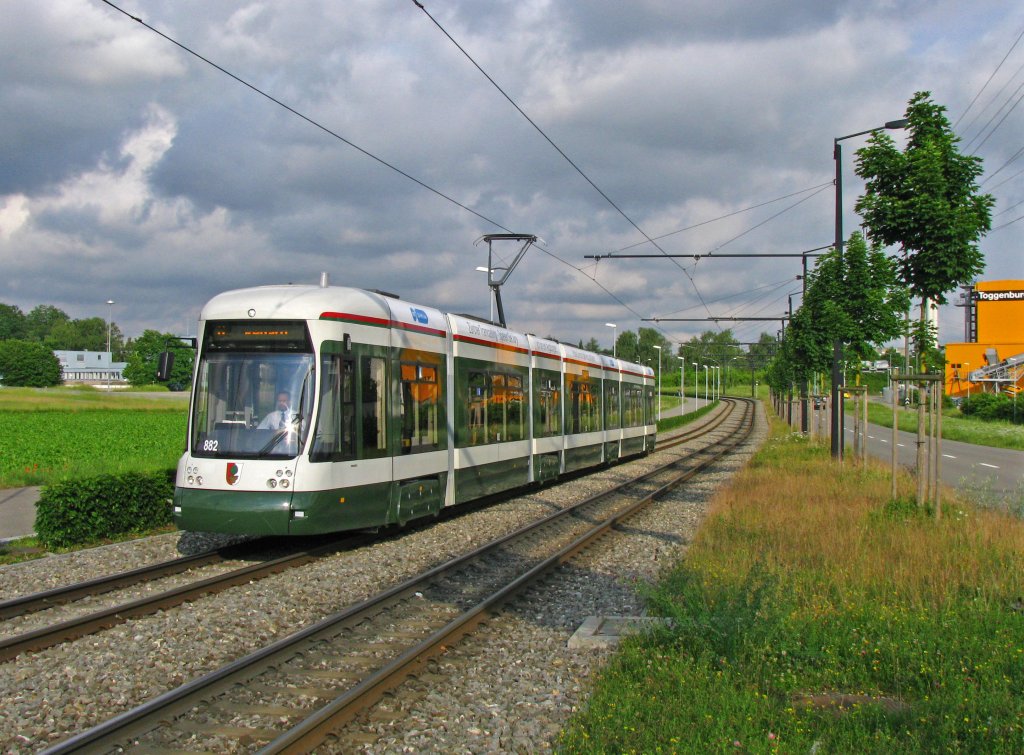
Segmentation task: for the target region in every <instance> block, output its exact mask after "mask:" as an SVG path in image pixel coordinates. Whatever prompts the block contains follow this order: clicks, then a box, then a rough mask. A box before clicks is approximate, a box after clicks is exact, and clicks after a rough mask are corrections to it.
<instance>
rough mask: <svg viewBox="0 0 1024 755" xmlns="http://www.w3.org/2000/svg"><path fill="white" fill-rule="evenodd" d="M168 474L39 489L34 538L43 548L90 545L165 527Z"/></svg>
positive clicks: (83, 481)
mask: <svg viewBox="0 0 1024 755" xmlns="http://www.w3.org/2000/svg"><path fill="white" fill-rule="evenodd" d="M173 495H174V472H173V471H170V470H168V471H163V472H127V473H125V474H119V475H99V476H97V477H88V478H84V479H78V480H66V481H63V482H58V483H54V484H52V485H47V486H46V487H44V488H43V490H42V493H41V494H40V496H39V502H38V503H37V504H36V535H37V536H38V538H39V541H40V542H41V543H43V544H44V545H45V546H47V547H48V548H64V547H67V546H70V545H77V544H80V543H87V542H93V541H96V540H102V539H104V538H109V537H113V536H115V535H119V534H123V533H126V532H139V531H142V530H147V529H152V528H154V527H161V526H163V525H166V524H169V523H170V521H171V503H170V500H171V498H172V497H173Z"/></svg>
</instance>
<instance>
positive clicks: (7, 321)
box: [0, 304, 27, 341]
mask: <svg viewBox="0 0 1024 755" xmlns="http://www.w3.org/2000/svg"><path fill="white" fill-rule="evenodd" d="M26 333H27V330H26V325H25V313H24V312H22V311H21V309H19V308H18V307H16V306H14V305H13V304H0V341H6V340H8V339H11V338H19V339H23V338H25V335H26Z"/></svg>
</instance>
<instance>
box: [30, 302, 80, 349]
mask: <svg viewBox="0 0 1024 755" xmlns="http://www.w3.org/2000/svg"><path fill="white" fill-rule="evenodd" d="M25 320H26V325H27V327H28V332H27V334H26V337H27V338H28V340H30V341H40V342H42V341H45V340H46V337H47V336H48V335H50V333H51V332H52V331H53V329H54V327H56V325H57V324H58V323H62V322H68V321H70V320H71V318H70V317H68V315H67V313H66V312H64V311H63V310H61V309H57V307H54V306H51V305H49V304H40V305H38V306H36V307H33V309H32V311H31V312H29V313H28V314H27V315H25Z"/></svg>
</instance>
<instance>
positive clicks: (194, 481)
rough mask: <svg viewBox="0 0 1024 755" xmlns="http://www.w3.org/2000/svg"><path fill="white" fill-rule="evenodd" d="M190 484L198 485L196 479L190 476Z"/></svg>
mask: <svg viewBox="0 0 1024 755" xmlns="http://www.w3.org/2000/svg"><path fill="white" fill-rule="evenodd" d="M188 484H189V485H195V484H196V478H195V477H193V476H192V475H189V476H188Z"/></svg>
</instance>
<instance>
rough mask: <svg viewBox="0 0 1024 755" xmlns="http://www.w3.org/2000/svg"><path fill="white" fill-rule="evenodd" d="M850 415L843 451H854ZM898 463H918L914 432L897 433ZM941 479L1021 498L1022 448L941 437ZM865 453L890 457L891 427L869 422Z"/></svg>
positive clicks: (1023, 479) (1023, 486)
mask: <svg viewBox="0 0 1024 755" xmlns="http://www.w3.org/2000/svg"><path fill="white" fill-rule="evenodd" d="M852 425H853V419H852V418H851V417H847V418H846V453H847V456H848V457H849V455H850V454H852V453H853V428H852ZM897 448H898V449H899V463H900V464H902V465H904V466H907V467H914V466H915V465H916V463H917V436H916V435H914V434H911V433H907V432H903V431H902V430H901V431H900V433H899V437H898V439H897ZM941 451H942V481H943V482H944V483H946V484H947V485H950V486H952V487H955V488H959V489H962V490H971V491H976V492H981V493H985V494H990V495H993V496H998V497H1000V498H1002V497H1006V496H1008V495H1014V497H1015V498H1016V499H1019V500H1021V501H1022V502H1024V451H1011V450H1008V449H1005V448H991V447H990V446H976V445H974V444H972V443H961V442H959V441H955V440H943V441H942V447H941ZM868 453H869V454H871V455H872V456H876V457H878V458H880V459H882V460H883V461H889V460H890V459H891V458H892V429H891V428H888V427H881V426H879V425H872V424H870V423H869V424H868Z"/></svg>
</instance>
